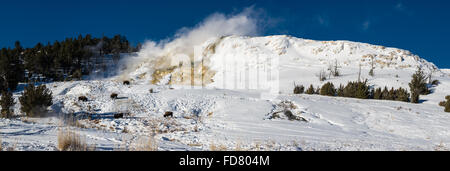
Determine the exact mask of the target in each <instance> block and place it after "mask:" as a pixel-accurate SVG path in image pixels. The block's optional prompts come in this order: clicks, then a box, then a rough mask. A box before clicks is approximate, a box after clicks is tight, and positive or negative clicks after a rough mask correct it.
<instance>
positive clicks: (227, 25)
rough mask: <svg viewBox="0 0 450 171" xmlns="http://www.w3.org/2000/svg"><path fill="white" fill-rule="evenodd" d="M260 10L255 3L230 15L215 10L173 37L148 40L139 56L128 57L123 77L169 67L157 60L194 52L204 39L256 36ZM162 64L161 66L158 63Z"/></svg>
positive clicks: (171, 58) (168, 60)
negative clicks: (255, 7)
mask: <svg viewBox="0 0 450 171" xmlns="http://www.w3.org/2000/svg"><path fill="white" fill-rule="evenodd" d="M259 14H260V12H258V11H257V10H254V8H253V7H249V8H246V9H244V10H243V11H242V12H241V13H238V14H236V15H231V16H227V15H224V14H221V13H215V14H213V15H211V16H209V17H207V18H206V19H205V20H203V21H202V22H201V23H199V24H197V25H196V26H195V27H194V28H182V29H180V30H178V31H177V33H176V34H175V36H174V37H173V38H172V39H169V40H162V41H159V42H155V41H147V42H146V43H145V44H144V45H143V47H142V49H141V50H140V51H139V52H138V53H137V57H133V58H129V60H127V61H125V63H126V69H125V70H124V72H123V74H122V78H123V79H125V78H126V79H128V78H127V77H134V76H136V75H137V74H142V73H144V72H146V73H147V74H151V73H152V72H153V71H154V69H155V68H161V67H168V66H166V65H164V64H161V63H159V64H154V63H155V61H156V60H160V59H162V58H164V60H163V61H167V62H166V63H170V61H172V60H175V61H176V60H177V59H176V58H178V57H180V56H181V55H186V56H189V57H192V56H193V53H194V47H195V46H198V45H201V44H203V43H204V42H206V41H208V40H210V39H214V38H218V37H221V36H230V35H237V36H256V35H258V34H259V32H260V30H259V28H258V26H259V23H260V22H261V20H260V19H259ZM156 65H159V66H156Z"/></svg>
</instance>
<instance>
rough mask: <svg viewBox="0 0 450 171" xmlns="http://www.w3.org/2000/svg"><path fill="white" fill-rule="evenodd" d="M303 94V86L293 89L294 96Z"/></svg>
mask: <svg viewBox="0 0 450 171" xmlns="http://www.w3.org/2000/svg"><path fill="white" fill-rule="evenodd" d="M303 92H305V87H303V85H296V86H295V88H294V94H302V93H303Z"/></svg>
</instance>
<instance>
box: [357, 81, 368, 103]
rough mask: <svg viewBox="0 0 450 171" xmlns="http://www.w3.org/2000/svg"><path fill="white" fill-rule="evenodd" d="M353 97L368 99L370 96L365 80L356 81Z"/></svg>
mask: <svg viewBox="0 0 450 171" xmlns="http://www.w3.org/2000/svg"><path fill="white" fill-rule="evenodd" d="M355 97H356V98H359V99H368V98H369V97H370V91H369V86H368V85H367V80H365V81H364V82H357V89H356V94H355Z"/></svg>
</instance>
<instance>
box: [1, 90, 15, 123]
mask: <svg viewBox="0 0 450 171" xmlns="http://www.w3.org/2000/svg"><path fill="white" fill-rule="evenodd" d="M14 104H16V103H15V102H14V98H13V94H12V93H11V92H10V91H3V92H2V97H1V98H0V105H1V106H2V110H1V114H2V117H4V118H11V117H12V115H13V113H14V110H13V109H11V107H13V106H14Z"/></svg>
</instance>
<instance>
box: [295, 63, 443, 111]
mask: <svg viewBox="0 0 450 171" xmlns="http://www.w3.org/2000/svg"><path fill="white" fill-rule="evenodd" d="M426 79H427V77H426V76H425V74H424V72H423V71H422V69H421V68H418V69H417V71H416V72H415V73H414V74H413V75H412V79H411V82H410V83H409V87H410V91H411V93H409V92H408V90H406V89H404V88H402V87H400V88H398V89H394V87H392V88H390V89H388V87H387V86H385V87H384V88H381V87H379V88H372V87H370V86H369V85H368V83H367V79H366V80H365V81H351V82H348V83H347V85H345V86H344V85H342V84H341V85H339V87H335V86H334V84H333V83H331V82H327V83H325V84H324V85H322V87H317V88H316V89H314V86H313V85H312V84H311V85H310V86H309V88H308V89H307V90H306V91H305V92H304V91H303V90H304V86H303V85H295V87H294V94H302V93H306V94H320V95H324V96H340V97H350V98H359V99H379V100H395V101H403V102H411V103H419V95H427V94H430V93H431V91H430V90H429V88H428V86H429V85H428V84H427V82H426ZM300 90H301V91H300ZM449 98H450V97H449ZM440 105H441V106H445V105H446V104H445V102H441V104H440ZM449 105H450V104H449Z"/></svg>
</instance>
